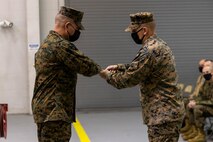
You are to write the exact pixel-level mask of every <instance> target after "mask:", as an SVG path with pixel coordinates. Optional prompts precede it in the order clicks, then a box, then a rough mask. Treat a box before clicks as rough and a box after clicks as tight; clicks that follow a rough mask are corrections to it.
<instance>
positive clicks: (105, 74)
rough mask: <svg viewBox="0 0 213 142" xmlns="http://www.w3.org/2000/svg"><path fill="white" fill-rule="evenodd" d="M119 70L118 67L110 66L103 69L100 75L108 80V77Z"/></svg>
mask: <svg viewBox="0 0 213 142" xmlns="http://www.w3.org/2000/svg"><path fill="white" fill-rule="evenodd" d="M117 69H118V65H109V66H108V67H106V68H105V69H103V70H102V71H100V73H99V75H100V76H101V77H102V78H104V79H107V77H108V76H109V75H110V74H111V73H114V72H116V70H117Z"/></svg>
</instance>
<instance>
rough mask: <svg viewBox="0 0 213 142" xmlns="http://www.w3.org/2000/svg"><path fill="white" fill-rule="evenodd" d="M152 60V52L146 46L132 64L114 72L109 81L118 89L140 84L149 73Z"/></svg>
mask: <svg viewBox="0 0 213 142" xmlns="http://www.w3.org/2000/svg"><path fill="white" fill-rule="evenodd" d="M151 62H152V61H151V58H150V53H149V52H148V50H147V48H146V47H145V48H144V49H141V50H140V51H139V52H138V54H137V56H136V57H135V59H134V60H133V61H132V63H131V64H128V65H127V66H126V65H123V71H117V72H116V73H112V74H111V76H109V78H108V79H107V82H108V83H109V84H111V85H113V86H114V87H116V88H118V89H122V88H127V87H133V86H135V85H138V84H139V83H140V82H142V81H143V80H145V78H146V77H147V76H148V75H149V72H150V65H151Z"/></svg>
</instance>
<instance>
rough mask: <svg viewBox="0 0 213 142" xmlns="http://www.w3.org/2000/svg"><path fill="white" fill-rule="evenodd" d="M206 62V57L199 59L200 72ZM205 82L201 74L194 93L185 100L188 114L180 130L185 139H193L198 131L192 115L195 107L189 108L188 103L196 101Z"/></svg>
mask: <svg viewBox="0 0 213 142" xmlns="http://www.w3.org/2000/svg"><path fill="white" fill-rule="evenodd" d="M205 62H206V59H201V60H200V61H199V65H198V69H199V72H200V73H202V69H203V66H204V63H205ZM204 82H205V79H204V77H203V75H202V74H200V75H199V76H198V78H197V82H196V86H195V89H194V91H193V93H192V94H191V95H190V96H189V97H188V96H187V97H186V99H185V101H184V103H185V108H186V115H185V118H184V124H185V125H184V127H182V128H181V129H180V132H181V133H182V137H183V139H184V140H188V139H191V138H193V137H195V136H196V135H197V131H196V130H197V129H196V126H195V124H194V121H193V120H194V118H193V115H192V114H193V113H191V111H192V110H193V109H191V108H189V107H188V106H187V105H188V104H191V103H193V102H194V99H195V98H196V97H197V96H198V93H199V90H200V88H201V86H202V85H203V84H204Z"/></svg>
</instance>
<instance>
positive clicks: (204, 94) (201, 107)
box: [186, 81, 213, 142]
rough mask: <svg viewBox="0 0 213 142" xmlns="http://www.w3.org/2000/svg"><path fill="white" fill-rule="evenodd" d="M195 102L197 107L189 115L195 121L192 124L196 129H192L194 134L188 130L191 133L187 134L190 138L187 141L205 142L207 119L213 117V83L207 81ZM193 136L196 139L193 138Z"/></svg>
mask: <svg viewBox="0 0 213 142" xmlns="http://www.w3.org/2000/svg"><path fill="white" fill-rule="evenodd" d="M194 100H195V102H196V105H195V106H194V107H193V109H192V110H191V111H189V112H190V113H189V115H190V116H192V117H191V118H193V119H194V120H193V121H192V122H193V123H194V125H195V127H196V129H195V130H193V129H192V130H193V131H192V132H191V131H190V130H188V131H189V132H186V133H187V134H186V137H188V138H189V139H187V141H188V142H205V133H204V124H205V118H206V117H209V116H213V82H210V81H205V82H204V83H203V85H202V86H201V88H200V90H199V93H198V96H197V97H194ZM188 133H189V134H188ZM190 133H191V134H190ZM187 135H188V136H187ZM192 135H193V136H194V137H191V136H192Z"/></svg>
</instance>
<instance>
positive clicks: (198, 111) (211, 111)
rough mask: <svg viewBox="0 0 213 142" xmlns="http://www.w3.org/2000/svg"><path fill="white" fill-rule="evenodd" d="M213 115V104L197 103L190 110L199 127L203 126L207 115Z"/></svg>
mask: <svg viewBox="0 0 213 142" xmlns="http://www.w3.org/2000/svg"><path fill="white" fill-rule="evenodd" d="M210 116H213V106H207V105H196V106H195V107H194V108H193V109H191V110H190V111H189V118H190V121H191V122H192V123H194V124H195V125H196V127H198V128H203V127H204V125H205V119H206V117H210Z"/></svg>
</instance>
